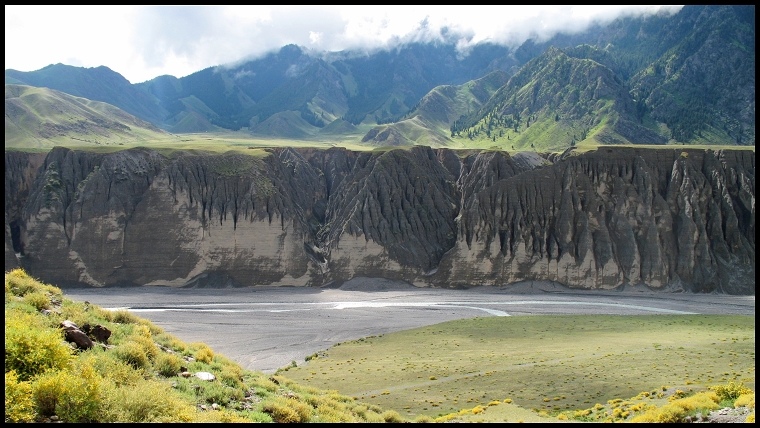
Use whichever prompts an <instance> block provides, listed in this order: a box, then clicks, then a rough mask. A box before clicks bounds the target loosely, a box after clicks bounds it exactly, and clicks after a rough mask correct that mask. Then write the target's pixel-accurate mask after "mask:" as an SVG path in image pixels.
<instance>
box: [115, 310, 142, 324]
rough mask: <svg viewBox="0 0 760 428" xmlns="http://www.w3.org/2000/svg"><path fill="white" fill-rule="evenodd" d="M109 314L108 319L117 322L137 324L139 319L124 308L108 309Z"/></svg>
mask: <svg viewBox="0 0 760 428" xmlns="http://www.w3.org/2000/svg"><path fill="white" fill-rule="evenodd" d="M109 314H110V316H109V321H111V322H115V323H117V324H137V323H138V322H140V319H139V318H138V317H137V316H136V315H134V314H133V313H132V312H129V311H128V310H126V309H118V310H115V311H109Z"/></svg>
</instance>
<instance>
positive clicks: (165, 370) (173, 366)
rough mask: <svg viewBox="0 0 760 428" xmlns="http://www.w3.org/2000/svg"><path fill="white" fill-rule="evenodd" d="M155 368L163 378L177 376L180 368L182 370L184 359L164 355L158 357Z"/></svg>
mask: <svg viewBox="0 0 760 428" xmlns="http://www.w3.org/2000/svg"><path fill="white" fill-rule="evenodd" d="M153 367H154V368H155V369H156V371H158V374H160V375H161V376H164V377H173V376H177V374H178V373H179V370H180V368H182V359H181V358H180V357H178V356H176V355H174V354H166V353H162V354H160V355H159V356H158V357H156V359H155V361H154V362H153Z"/></svg>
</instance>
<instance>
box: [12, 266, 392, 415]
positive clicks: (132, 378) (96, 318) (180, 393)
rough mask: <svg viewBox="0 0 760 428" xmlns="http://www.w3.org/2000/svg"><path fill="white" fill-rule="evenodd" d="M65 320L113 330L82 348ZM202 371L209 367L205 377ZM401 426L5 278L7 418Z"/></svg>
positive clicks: (329, 394)
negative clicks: (68, 334)
mask: <svg viewBox="0 0 760 428" xmlns="http://www.w3.org/2000/svg"><path fill="white" fill-rule="evenodd" d="M65 320H68V321H71V322H73V323H75V324H76V325H77V326H79V327H80V328H82V329H87V327H86V326H90V328H94V327H95V326H102V327H105V328H107V329H108V330H110V331H111V335H110V337H108V339H107V340H105V341H104V342H103V343H97V342H96V343H95V346H93V347H92V348H90V349H88V350H75V349H74V347H73V346H72V345H71V344H69V343H68V342H66V341H64V334H63V330H62V329H61V328H60V326H61V323H62V322H63V321H65ZM198 373H210V374H212V375H213V377H214V379H213V380H211V381H209V380H204V379H201V378H199V377H198V376H196V375H197V374H198ZM51 419H52V420H59V421H63V422H401V421H403V418H401V417H400V416H399V415H398V413H397V412H395V411H393V410H383V409H380V408H379V407H377V406H374V405H369V404H366V403H362V402H360V401H357V400H355V399H353V398H350V397H347V396H344V395H341V394H339V393H337V392H335V391H326V390H321V389H317V388H311V387H302V386H299V385H297V384H295V383H293V382H292V381H290V380H288V379H287V378H285V377H283V376H279V375H274V376H268V375H265V374H263V373H260V372H251V371H246V370H243V369H241V367H240V366H239V365H238V364H237V363H234V362H232V361H230V360H229V359H227V358H225V357H224V356H222V355H219V354H216V353H215V352H214V351H213V350H212V349H210V348H209V347H208V346H206V345H205V344H203V343H191V344H186V343H184V342H182V341H180V340H178V339H177V338H175V337H173V336H171V335H169V334H166V333H165V332H164V331H163V330H162V329H161V328H159V327H157V326H155V325H153V324H152V323H151V322H149V321H146V320H144V319H140V318H138V317H136V316H134V315H133V314H131V313H129V312H127V311H107V310H103V309H101V308H99V307H97V306H95V305H90V304H88V303H87V302H75V301H71V300H69V299H66V298H64V297H63V295H62V293H61V290H60V289H58V288H56V287H54V286H51V285H47V284H43V283H40V282H38V281H36V280H34V279H33V278H31V277H29V276H28V275H27V274H26V273H25V272H24V271H23V270H20V269H16V270H13V271H10V272H6V274H5V421H6V422H34V421H50V420H51Z"/></svg>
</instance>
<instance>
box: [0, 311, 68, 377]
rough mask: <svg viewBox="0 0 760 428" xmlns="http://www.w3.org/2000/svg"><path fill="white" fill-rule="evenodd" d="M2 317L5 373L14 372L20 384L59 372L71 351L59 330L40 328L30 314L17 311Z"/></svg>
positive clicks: (38, 322) (35, 317)
mask: <svg viewBox="0 0 760 428" xmlns="http://www.w3.org/2000/svg"><path fill="white" fill-rule="evenodd" d="M8 312H9V311H6V313H5V370H6V372H7V371H10V370H14V371H15V372H16V375H17V376H18V378H19V379H20V380H22V381H27V380H30V379H31V378H32V377H34V376H36V375H38V374H41V373H44V372H45V371H47V370H52V369H62V368H64V367H65V366H66V364H68V362H69V361H70V360H71V357H72V350H71V348H69V346H68V345H66V343H65V342H64V340H63V335H62V333H61V331H60V330H58V329H54V328H52V327H46V326H44V325H41V319H40V318H39V316H37V315H34V314H27V313H23V312H20V311H11V312H12V313H11V314H10V315H9V313H8Z"/></svg>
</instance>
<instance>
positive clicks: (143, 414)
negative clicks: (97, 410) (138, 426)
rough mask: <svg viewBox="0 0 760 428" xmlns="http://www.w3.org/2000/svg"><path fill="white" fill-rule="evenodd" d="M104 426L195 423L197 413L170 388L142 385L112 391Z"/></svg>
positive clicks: (153, 383) (143, 383) (153, 382)
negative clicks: (142, 423)
mask: <svg viewBox="0 0 760 428" xmlns="http://www.w3.org/2000/svg"><path fill="white" fill-rule="evenodd" d="M105 402H106V405H105V406H104V410H103V415H102V422H192V421H194V420H195V409H194V408H193V407H192V406H191V405H190V404H188V403H186V402H184V401H182V400H181V399H180V398H179V397H178V396H176V395H175V394H174V393H173V392H172V391H171V390H170V389H169V387H168V386H167V385H164V384H162V383H159V382H155V381H150V380H148V381H141V382H139V383H137V384H136V385H134V386H132V387H130V388H117V389H113V390H111V391H109V393H108V395H107V397H106V400H105Z"/></svg>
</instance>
